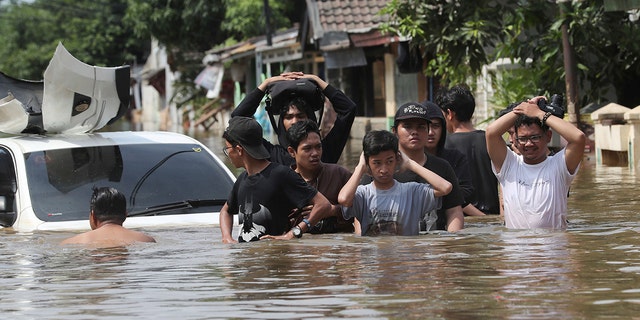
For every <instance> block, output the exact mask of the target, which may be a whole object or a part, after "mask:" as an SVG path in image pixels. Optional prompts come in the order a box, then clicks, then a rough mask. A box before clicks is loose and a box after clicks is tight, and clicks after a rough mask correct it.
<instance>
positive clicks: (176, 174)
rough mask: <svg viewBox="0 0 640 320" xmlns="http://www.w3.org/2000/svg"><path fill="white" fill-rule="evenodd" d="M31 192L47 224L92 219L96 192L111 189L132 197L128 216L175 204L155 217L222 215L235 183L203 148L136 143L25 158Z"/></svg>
mask: <svg viewBox="0 0 640 320" xmlns="http://www.w3.org/2000/svg"><path fill="white" fill-rule="evenodd" d="M25 163H26V171H27V178H28V179H29V192H30V193H31V202H32V204H33V210H34V211H35V213H36V216H37V217H38V218H39V219H41V220H43V221H69V220H82V219H88V217H89V200H90V198H91V193H92V188H93V187H94V186H95V187H103V186H109V187H114V188H116V189H118V190H120V191H121V192H123V193H124V194H125V195H126V197H127V211H128V212H143V211H145V210H147V209H148V208H157V207H159V206H164V205H166V204H175V203H200V204H202V203H205V204H206V205H194V206H191V205H184V206H172V207H171V208H170V209H172V210H168V211H167V210H163V211H158V210H155V211H154V214H168V213H171V214H180V213H200V212H212V211H219V210H220V208H221V207H222V204H224V200H225V199H226V198H227V196H228V195H229V192H230V190H231V188H232V186H233V180H232V179H231V178H230V177H229V175H228V174H227V172H226V171H225V168H223V167H221V165H220V164H218V162H216V161H215V159H214V158H213V156H212V155H211V154H210V153H208V152H207V151H206V150H204V149H203V148H202V146H200V145H198V144H137V145H119V146H99V147H86V148H84V147H83V148H72V149H60V150H47V151H38V152H32V153H29V154H25Z"/></svg>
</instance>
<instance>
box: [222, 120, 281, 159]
mask: <svg viewBox="0 0 640 320" xmlns="http://www.w3.org/2000/svg"><path fill="white" fill-rule="evenodd" d="M226 131H227V134H228V135H229V137H230V138H231V139H233V140H234V141H235V142H237V143H238V144H239V145H240V146H242V148H244V150H246V151H247V153H248V154H249V155H250V156H251V157H252V158H254V159H268V158H269V157H270V155H269V151H267V148H265V147H264V145H263V144H262V126H260V124H259V123H258V121H256V120H255V119H254V118H250V117H233V118H231V120H229V126H228V127H227V130H226Z"/></svg>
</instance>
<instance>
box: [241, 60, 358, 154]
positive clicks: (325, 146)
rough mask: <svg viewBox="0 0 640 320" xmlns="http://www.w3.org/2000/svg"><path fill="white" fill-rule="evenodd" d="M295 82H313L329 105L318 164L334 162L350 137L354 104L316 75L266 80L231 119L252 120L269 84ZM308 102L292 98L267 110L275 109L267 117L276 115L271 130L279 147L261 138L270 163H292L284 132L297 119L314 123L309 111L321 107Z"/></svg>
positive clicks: (292, 73)
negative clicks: (330, 119) (331, 117)
mask: <svg viewBox="0 0 640 320" xmlns="http://www.w3.org/2000/svg"><path fill="white" fill-rule="evenodd" d="M299 79H309V80H311V81H313V82H315V84H317V86H318V87H319V88H320V89H321V90H322V93H323V94H324V96H325V97H326V98H327V99H328V100H329V101H330V102H331V105H332V106H333V110H334V111H335V114H336V119H335V121H334V122H333V124H332V125H329V126H328V128H326V129H323V128H321V133H322V150H323V152H322V162H325V163H337V162H338V160H339V159H340V155H341V154H342V150H343V149H344V146H345V145H346V143H347V140H348V139H349V136H350V132H351V126H352V125H353V121H354V119H355V113H356V105H355V103H354V102H353V101H352V100H351V99H349V98H348V97H347V96H346V95H345V94H344V93H343V92H342V91H340V90H338V89H336V88H335V87H333V86H331V85H330V84H328V83H327V82H325V81H324V80H322V79H321V78H320V77H318V76H317V75H314V74H304V73H302V72H286V73H283V74H281V75H279V76H274V77H271V78H268V79H266V80H264V81H263V82H262V83H261V84H260V85H259V86H258V87H257V88H256V89H255V90H253V91H252V92H250V93H249V94H248V95H247V96H246V97H245V98H244V99H243V100H242V101H241V102H240V104H239V105H238V107H237V108H236V109H235V110H234V111H233V112H232V113H231V117H232V118H233V117H236V116H244V117H252V116H253V114H254V113H255V112H256V110H257V108H258V106H259V105H260V101H262V98H264V96H265V94H266V93H267V91H268V89H269V88H270V86H271V85H273V84H274V83H276V82H278V81H291V80H299ZM311 103H313V102H309V101H305V100H304V99H299V98H296V97H293V99H292V100H289V101H288V102H287V103H285V104H284V105H278V106H272V107H271V108H270V109H271V110H279V112H278V114H270V116H279V119H278V123H277V126H276V128H274V130H275V132H276V134H277V135H278V141H279V145H273V144H272V143H271V142H269V141H267V140H264V139H263V140H264V141H263V143H264V145H265V147H266V148H267V150H268V151H269V154H270V155H271V158H270V160H271V161H272V162H278V163H282V164H284V165H291V164H293V162H294V159H293V158H291V156H290V155H289V153H288V152H287V149H286V147H287V146H288V145H289V142H288V141H287V138H286V132H287V130H288V129H289V128H290V127H291V125H293V124H294V123H296V122H297V121H300V120H304V119H311V120H314V121H316V122H317V119H316V116H315V114H314V111H313V110H318V109H323V108H324V106H316V105H311ZM325 103H326V102H325ZM319 126H320V124H319ZM323 127H324V126H323Z"/></svg>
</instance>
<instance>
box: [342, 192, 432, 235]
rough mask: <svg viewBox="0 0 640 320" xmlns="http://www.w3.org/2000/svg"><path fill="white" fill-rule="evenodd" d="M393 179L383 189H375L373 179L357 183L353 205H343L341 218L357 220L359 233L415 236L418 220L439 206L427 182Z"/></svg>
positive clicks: (418, 229)
mask: <svg viewBox="0 0 640 320" xmlns="http://www.w3.org/2000/svg"><path fill="white" fill-rule="evenodd" d="M394 182H395V184H394V185H393V187H391V188H389V189H387V190H378V189H376V187H375V186H374V185H373V182H371V183H369V184H367V185H360V186H358V189H356V194H355V197H354V199H353V205H352V206H351V207H350V208H346V207H345V208H343V216H344V218H345V219H347V220H348V219H350V218H352V217H355V218H356V219H358V221H359V222H360V227H361V230H360V234H361V235H381V234H392V235H403V236H412V235H418V234H419V233H420V220H421V219H424V218H428V216H427V215H428V214H429V213H430V212H431V211H433V210H436V209H438V208H440V198H435V197H434V195H433V188H432V187H431V185H429V184H425V183H417V182H405V183H400V182H398V181H394ZM433 222H435V219H434V220H433V221H432V223H433Z"/></svg>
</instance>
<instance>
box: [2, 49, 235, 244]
mask: <svg viewBox="0 0 640 320" xmlns="http://www.w3.org/2000/svg"><path fill="white" fill-rule="evenodd" d="M129 85H130V74H129V67H128V66H119V67H112V68H108V67H97V66H90V65H87V64H85V63H83V62H81V61H79V60H77V59H75V58H74V57H73V56H72V55H71V54H70V53H69V52H68V51H67V50H66V49H65V48H64V47H63V46H62V44H59V45H58V48H57V49H56V52H55V53H54V55H53V58H52V59H51V62H50V63H49V66H48V67H47V69H46V70H45V72H44V80H42V81H31V80H21V79H15V78H12V77H10V76H7V75H5V74H4V73H1V72H0V131H1V132H4V133H8V134H10V135H12V136H11V137H7V138H0V226H2V227H12V228H13V229H15V230H17V231H32V230H73V229H88V228H89V201H90V198H91V194H92V188H94V187H114V188H116V189H118V190H119V191H121V192H123V193H124V194H125V195H126V196H127V198H128V203H127V211H128V218H127V219H126V221H125V226H127V227H161V226H167V227H175V226H179V225H194V224H195V225H207V224H218V222H219V220H218V219H219V218H218V216H219V211H220V209H221V208H222V206H223V205H224V203H225V202H226V198H227V196H228V195H229V193H230V191H231V188H232V187H233V183H234V181H235V177H234V175H233V174H232V173H231V171H230V170H229V169H228V168H227V167H226V166H225V165H224V163H223V162H222V161H220V159H219V158H218V157H217V156H216V155H215V154H214V153H213V152H211V151H210V150H209V149H208V148H207V147H206V146H204V145H203V144H201V143H200V142H198V141H197V140H195V139H193V138H190V137H188V136H185V135H182V134H178V133H170V132H102V133H95V131H98V130H99V129H100V128H102V127H104V126H105V125H107V124H111V123H113V122H114V121H116V120H117V119H119V118H120V117H121V116H122V115H123V114H124V113H125V112H126V110H127V109H128V108H129Z"/></svg>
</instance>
